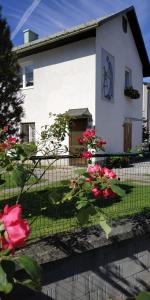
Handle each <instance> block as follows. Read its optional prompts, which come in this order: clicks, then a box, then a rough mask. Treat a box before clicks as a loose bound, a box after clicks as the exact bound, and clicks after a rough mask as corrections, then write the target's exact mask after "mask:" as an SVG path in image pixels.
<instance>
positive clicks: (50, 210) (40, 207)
mask: <svg viewBox="0 0 150 300" xmlns="http://www.w3.org/2000/svg"><path fill="white" fill-rule="evenodd" d="M92 161H93V163H94V162H96V163H97V164H100V165H102V166H103V167H104V166H105V167H108V168H110V169H113V170H114V171H115V173H116V174H117V177H118V179H119V180H120V185H121V186H122V187H123V188H124V190H125V196H124V197H122V198H120V199H115V198H114V199H102V200H101V209H102V211H103V212H104V213H105V215H106V216H108V218H109V220H110V221H112V220H118V219H121V218H128V217H136V216H138V215H139V214H148V213H149V210H150V199H149V198H150V196H149V195H150V153H147V154H146V155H144V154H143V155H139V154H112V155H111V154H99V155H95V156H93V158H92ZM35 164H36V167H35V170H34V175H35V177H31V178H30V179H29V181H28V182H27V184H26V185H25V187H24V193H23V195H22V198H21V199H20V203H21V204H22V207H23V212H24V217H25V218H26V219H28V220H29V223H30V226H31V231H32V234H31V238H35V237H40V236H45V235H47V234H55V233H58V232H63V231H70V230H76V229H77V228H79V227H80V226H81V225H80V224H79V222H78V220H77V217H76V213H75V205H74V202H73V201H71V202H67V203H63V204H62V203H61V199H62V198H63V195H64V194H65V193H66V192H68V191H69V185H70V180H71V179H73V178H75V177H77V176H79V175H82V173H84V172H85V171H86V169H87V167H88V165H87V162H86V160H84V159H81V158H77V157H76V158H75V157H72V156H60V157H59V159H58V158H56V159H54V158H53V157H32V158H31V160H29V161H28V163H27V164H26V167H27V168H29V169H32V168H33V167H34V166H35ZM1 180H2V181H3V184H1V185H0V200H1V201H0V208H3V207H4V205H6V204H9V205H12V204H15V203H16V200H17V196H18V194H19V193H20V188H19V187H17V186H16V185H15V183H14V181H13V178H12V176H11V173H10V174H8V173H7V174H5V175H3V176H2V177H1ZM97 223H98V219H97V217H96V216H94V217H93V219H91V221H90V224H89V225H91V224H92V225H96V224H97Z"/></svg>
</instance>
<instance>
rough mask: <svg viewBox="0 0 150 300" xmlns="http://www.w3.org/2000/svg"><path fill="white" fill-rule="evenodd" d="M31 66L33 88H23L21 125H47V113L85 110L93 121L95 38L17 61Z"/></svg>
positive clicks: (48, 121)
mask: <svg viewBox="0 0 150 300" xmlns="http://www.w3.org/2000/svg"><path fill="white" fill-rule="evenodd" d="M28 62H29V63H33V64H34V87H31V88H27V89H23V94H24V96H25V98H24V109H25V116H24V119H23V120H22V121H23V122H35V127H36V139H37V138H38V134H39V133H40V131H41V126H43V125H47V124H50V120H49V113H50V112H51V113H64V112H65V111H67V110H68V109H73V108H84V107H88V109H89V111H90V112H91V113H92V116H93V121H95V105H94V101H95V38H89V39H86V40H82V41H78V42H74V43H71V44H68V45H66V46H62V47H59V48H55V49H52V50H48V51H44V52H41V53H38V54H34V55H32V56H28V57H25V58H23V59H20V60H19V63H20V65H22V64H24V63H28Z"/></svg>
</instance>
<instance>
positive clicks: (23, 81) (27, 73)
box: [19, 64, 34, 88]
mask: <svg viewBox="0 0 150 300" xmlns="http://www.w3.org/2000/svg"><path fill="white" fill-rule="evenodd" d="M33 69H34V67H33V64H28V65H24V66H22V67H20V72H19V77H20V87H21V88H26V87H30V86H33V85H34V76H33Z"/></svg>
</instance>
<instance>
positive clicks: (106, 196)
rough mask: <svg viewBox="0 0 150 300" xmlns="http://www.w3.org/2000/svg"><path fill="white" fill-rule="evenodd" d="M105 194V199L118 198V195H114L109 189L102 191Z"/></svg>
mask: <svg viewBox="0 0 150 300" xmlns="http://www.w3.org/2000/svg"><path fill="white" fill-rule="evenodd" d="M102 192H103V197H104V198H106V199H107V198H110V197H111V198H113V197H115V196H116V193H114V192H113V191H112V190H111V189H110V188H109V189H105V190H103V191H102Z"/></svg>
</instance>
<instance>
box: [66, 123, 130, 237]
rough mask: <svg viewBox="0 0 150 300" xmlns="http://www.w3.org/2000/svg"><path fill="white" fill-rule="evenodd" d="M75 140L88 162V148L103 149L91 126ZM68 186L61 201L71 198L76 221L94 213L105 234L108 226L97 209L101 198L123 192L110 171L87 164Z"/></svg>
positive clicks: (87, 220)
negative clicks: (75, 210)
mask: <svg viewBox="0 0 150 300" xmlns="http://www.w3.org/2000/svg"><path fill="white" fill-rule="evenodd" d="M78 142H79V144H81V145H83V148H82V151H83V152H82V154H81V156H82V158H84V159H88V162H90V160H89V159H90V158H91V157H92V150H96V151H97V150H103V151H104V148H103V146H104V145H105V144H106V141H105V140H103V139H102V138H98V137H97V136H96V134H95V130H93V129H86V131H85V132H83V134H82V136H80V137H79V138H78ZM89 149H91V151H90V150H89ZM70 188H71V191H70V192H69V193H67V194H65V196H64V198H63V201H71V200H75V205H76V209H77V218H78V220H79V222H80V223H81V224H86V223H88V222H89V219H90V216H93V215H97V216H98V217H99V221H98V222H99V224H100V226H101V227H102V229H103V230H104V232H105V234H106V237H108V235H109V233H110V231H111V228H110V226H109V225H108V223H107V219H106V217H105V215H104V214H103V212H102V210H101V203H102V200H104V201H108V199H110V200H111V199H113V198H116V197H122V196H124V194H125V192H124V190H123V189H122V188H121V187H120V181H119V180H118V178H117V175H116V174H115V173H114V171H113V170H110V169H108V168H106V167H104V168H103V167H102V166H100V165H98V164H95V165H90V166H89V167H88V168H87V171H86V172H85V173H83V174H82V175H79V177H77V178H74V179H73V180H72V181H71V184H70Z"/></svg>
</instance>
